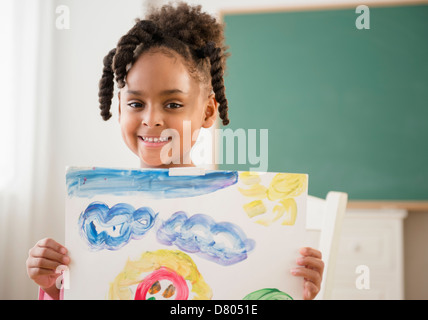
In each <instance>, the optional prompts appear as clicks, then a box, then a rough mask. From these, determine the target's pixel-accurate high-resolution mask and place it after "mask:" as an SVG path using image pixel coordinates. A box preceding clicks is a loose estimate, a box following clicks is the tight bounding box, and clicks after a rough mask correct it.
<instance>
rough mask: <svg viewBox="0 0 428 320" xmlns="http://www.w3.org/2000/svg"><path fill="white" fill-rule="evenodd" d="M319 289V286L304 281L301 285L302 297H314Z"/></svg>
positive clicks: (310, 298) (309, 298) (306, 298)
mask: <svg viewBox="0 0 428 320" xmlns="http://www.w3.org/2000/svg"><path fill="white" fill-rule="evenodd" d="M319 291H320V290H319V287H317V286H316V285H315V284H314V283H313V282H311V281H305V283H304V287H303V299H305V300H312V299H313V298H315V297H316V295H317V294H318V292H319Z"/></svg>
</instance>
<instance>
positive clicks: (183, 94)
mask: <svg viewBox="0 0 428 320" xmlns="http://www.w3.org/2000/svg"><path fill="white" fill-rule="evenodd" d="M225 51H226V47H225V46H224V36H223V26H222V25H221V24H219V23H218V22H217V21H216V19H215V18H213V17H212V16H210V15H208V14H207V13H204V12H201V7H200V6H194V7H192V6H189V5H187V4H185V3H179V4H178V5H177V6H173V5H166V6H163V7H162V8H161V9H159V10H155V11H152V12H151V13H150V14H149V15H148V16H147V17H146V19H145V20H137V21H136V24H135V25H134V27H133V28H131V30H129V32H128V33H127V34H126V35H124V36H123V37H122V38H121V39H120V40H119V42H118V45H117V47H116V48H114V49H113V50H111V51H110V52H109V53H108V55H107V56H106V57H105V58H104V69H103V74H102V78H101V80H100V83H99V101H100V109H101V116H102V118H103V119H104V120H108V119H109V118H110V117H111V112H110V107H111V99H112V97H113V90H114V80H116V82H117V84H118V87H119V89H120V90H119V93H118V97H119V123H120V127H121V132H122V137H123V140H124V142H125V144H126V145H127V146H128V147H129V149H130V150H131V151H132V152H134V153H135V154H136V155H137V156H138V157H139V159H140V163H141V167H145V168H171V167H174V166H194V165H193V163H192V162H191V161H189V158H190V157H189V155H190V150H191V148H192V146H193V145H194V143H195V142H194V141H195V139H191V140H192V141H188V142H186V141H184V139H183V136H184V135H183V130H184V124H189V125H190V128H187V129H190V130H191V136H192V137H194V134H195V136H197V134H198V130H199V129H200V128H202V127H204V128H209V127H211V126H212V125H213V124H214V122H215V120H216V118H217V114H219V116H220V118H221V120H222V122H223V124H224V125H227V124H228V123H229V119H228V105H227V99H226V97H225V88H224V82H223V73H224V69H225V60H226V57H227V53H226V52H225ZM167 146H170V147H168V148H166V147H167ZM165 150H166V151H165ZM176 151H177V152H176ZM178 151H179V152H178ZM300 253H301V255H302V256H301V257H300V258H298V259H297V264H298V265H299V267H297V268H294V269H292V270H291V273H292V274H293V275H295V276H300V277H304V296H303V298H304V299H313V298H314V297H315V296H316V295H317V293H318V292H319V290H320V284H321V279H322V274H323V269H324V264H323V261H322V260H321V253H320V252H319V251H318V250H315V249H312V248H302V249H301V250H300ZM69 263H70V258H69V257H68V256H67V249H66V248H65V247H64V246H62V245H61V244H59V243H57V242H56V241H54V240H53V239H43V240H41V241H39V242H38V243H37V244H36V245H35V246H34V247H33V248H32V249H31V250H30V251H29V257H28V259H27V272H28V275H29V277H30V278H31V279H33V281H34V282H35V283H37V284H38V285H39V286H40V298H41V299H49V298H51V299H59V298H61V297H62V295H60V290H58V289H57V286H56V278H57V277H58V275H59V274H57V273H55V271H56V268H57V267H58V266H59V265H68V264H69Z"/></svg>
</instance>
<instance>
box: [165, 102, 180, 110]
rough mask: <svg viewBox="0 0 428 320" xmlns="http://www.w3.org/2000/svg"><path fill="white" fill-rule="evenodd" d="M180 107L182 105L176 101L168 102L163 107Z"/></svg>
mask: <svg viewBox="0 0 428 320" xmlns="http://www.w3.org/2000/svg"><path fill="white" fill-rule="evenodd" d="M181 107H183V105H181V104H178V103H174V102H172V103H168V104H167V105H166V106H165V108H167V109H178V108H181Z"/></svg>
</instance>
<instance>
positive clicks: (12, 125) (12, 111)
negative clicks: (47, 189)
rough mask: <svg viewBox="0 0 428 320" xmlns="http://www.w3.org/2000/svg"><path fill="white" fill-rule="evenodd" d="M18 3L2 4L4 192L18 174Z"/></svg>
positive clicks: (0, 167)
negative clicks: (16, 27)
mask: <svg viewBox="0 0 428 320" xmlns="http://www.w3.org/2000/svg"><path fill="white" fill-rule="evenodd" d="M13 2H14V0H2V1H1V2H0V30H1V32H0V43H1V44H2V48H1V50H0V70H1V73H2V74H1V77H0V97H1V100H0V189H4V188H5V187H6V186H7V185H8V184H9V183H10V182H11V180H12V179H13V177H14V174H15V172H16V168H15V163H16V161H15V160H16V159H15V157H16V152H15V151H16V150H15V147H16V143H17V141H16V139H15V137H16V134H15V132H16V116H15V115H16V108H17V106H16V105H14V96H15V83H16V82H15V78H14V72H13V69H14V67H15V66H16V64H15V63H14V48H15V41H14V37H13V32H14V30H13V28H14V21H13V16H14V5H13Z"/></svg>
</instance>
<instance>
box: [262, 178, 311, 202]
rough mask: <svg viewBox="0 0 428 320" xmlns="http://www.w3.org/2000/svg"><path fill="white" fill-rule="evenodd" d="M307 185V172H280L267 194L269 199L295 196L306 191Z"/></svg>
mask: <svg viewBox="0 0 428 320" xmlns="http://www.w3.org/2000/svg"><path fill="white" fill-rule="evenodd" d="M307 185H308V179H307V176H306V175H305V174H296V173H278V174H277V175H276V176H275V177H273V179H272V181H271V183H270V185H269V188H268V191H267V196H268V199H269V200H279V199H286V198H294V197H297V196H299V195H300V194H302V193H303V192H304V191H306V189H307Z"/></svg>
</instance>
